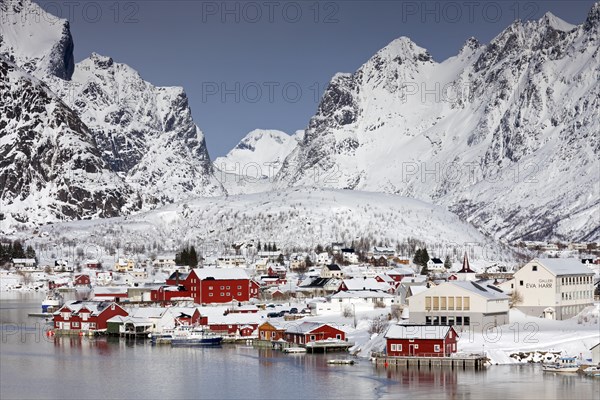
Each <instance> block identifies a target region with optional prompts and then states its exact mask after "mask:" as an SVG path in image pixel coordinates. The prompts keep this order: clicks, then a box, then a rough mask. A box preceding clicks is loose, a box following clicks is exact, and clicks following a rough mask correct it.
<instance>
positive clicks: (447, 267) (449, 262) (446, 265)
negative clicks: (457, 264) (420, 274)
mask: <svg viewBox="0 0 600 400" xmlns="http://www.w3.org/2000/svg"><path fill="white" fill-rule="evenodd" d="M444 268H446V269H450V268H452V261H450V256H449V255H447V256H446V259H445V260H444Z"/></svg>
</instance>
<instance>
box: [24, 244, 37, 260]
mask: <svg viewBox="0 0 600 400" xmlns="http://www.w3.org/2000/svg"><path fill="white" fill-rule="evenodd" d="M25 256H26V257H27V258H35V250H34V249H33V247H31V245H28V246H27V249H25Z"/></svg>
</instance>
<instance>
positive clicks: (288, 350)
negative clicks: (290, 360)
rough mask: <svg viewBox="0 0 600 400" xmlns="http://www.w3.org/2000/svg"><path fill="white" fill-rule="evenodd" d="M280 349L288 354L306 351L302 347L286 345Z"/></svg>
mask: <svg viewBox="0 0 600 400" xmlns="http://www.w3.org/2000/svg"><path fill="white" fill-rule="evenodd" d="M281 351H283V352H284V353H288V354H301V353H306V349H305V348H304V347H286V348H284V349H282V350H281Z"/></svg>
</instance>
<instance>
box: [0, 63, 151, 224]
mask: <svg viewBox="0 0 600 400" xmlns="http://www.w3.org/2000/svg"><path fill="white" fill-rule="evenodd" d="M0 98H1V99H2V101H0V221H1V225H2V227H3V228H4V227H7V228H9V229H10V227H11V226H12V225H13V224H15V223H16V224H25V225H27V224H30V223H32V222H35V223H47V222H56V221H61V220H64V219H82V218H94V217H96V218H97V217H112V216H116V215H121V214H122V213H127V212H131V211H132V210H135V209H137V208H139V207H140V205H141V204H140V202H139V199H137V198H136V196H135V195H134V194H133V193H132V191H131V190H130V189H129V188H128V186H127V185H126V184H125V182H123V180H122V179H121V178H120V177H119V176H118V175H117V174H115V173H114V172H113V171H111V170H110V169H109V167H108V165H107V164H106V162H105V161H104V160H103V159H102V157H101V156H100V152H99V151H98V149H97V147H96V143H95V142H94V139H93V137H92V134H91V132H90V130H89V129H88V128H87V126H86V125H85V124H84V123H83V122H81V120H80V119H79V117H78V115H77V114H76V113H74V112H73V111H72V110H71V109H70V108H69V107H68V106H66V105H65V104H64V103H63V102H62V100H60V99H59V98H58V97H57V96H56V95H55V94H54V93H53V92H52V91H50V89H48V87H47V86H46V85H45V84H44V83H42V82H41V81H39V80H37V79H36V78H34V77H33V76H31V75H29V74H28V73H26V72H25V71H23V70H22V69H20V68H19V67H17V66H16V65H15V64H14V63H12V62H10V61H8V60H6V59H5V58H3V57H0Z"/></svg>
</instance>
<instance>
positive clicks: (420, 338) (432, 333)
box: [384, 325, 458, 357]
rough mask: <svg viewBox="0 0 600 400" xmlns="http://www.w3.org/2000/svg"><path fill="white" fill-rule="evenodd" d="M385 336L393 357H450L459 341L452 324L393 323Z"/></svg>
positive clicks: (388, 353) (388, 351)
mask: <svg viewBox="0 0 600 400" xmlns="http://www.w3.org/2000/svg"><path fill="white" fill-rule="evenodd" d="M384 337H385V342H386V354H387V355H388V356H391V357H398V356H405V357H406V356H408V357H448V356H450V355H451V354H452V353H456V345H457V341H458V334H457V333H456V331H455V330H454V328H453V327H452V326H433V325H392V326H390V327H389V328H388V330H387V332H386V333H385V335H384Z"/></svg>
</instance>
